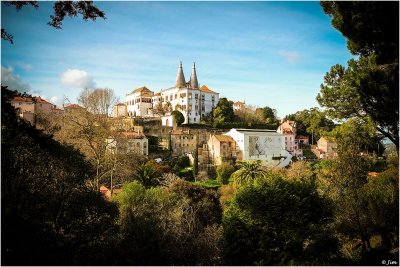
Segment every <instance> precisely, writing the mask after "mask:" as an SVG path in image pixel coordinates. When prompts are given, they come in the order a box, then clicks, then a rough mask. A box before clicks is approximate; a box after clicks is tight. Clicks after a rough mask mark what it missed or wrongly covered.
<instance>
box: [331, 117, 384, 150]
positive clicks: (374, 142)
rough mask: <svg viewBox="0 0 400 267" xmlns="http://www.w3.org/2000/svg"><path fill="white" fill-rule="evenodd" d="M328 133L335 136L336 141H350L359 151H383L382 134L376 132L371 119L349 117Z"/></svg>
mask: <svg viewBox="0 0 400 267" xmlns="http://www.w3.org/2000/svg"><path fill="white" fill-rule="evenodd" d="M329 135H330V136H333V137H335V139H336V140H337V142H342V143H343V142H344V143H349V142H350V141H351V142H352V143H354V144H355V147H357V151H360V152H361V151H363V152H373V151H375V152H379V153H382V152H383V148H384V146H383V144H382V143H381V139H382V135H380V134H377V133H376V129H375V125H374V123H373V122H372V121H371V120H368V121H367V122H366V121H365V120H363V119H360V118H352V119H349V120H348V121H347V122H345V123H343V124H341V125H339V126H337V127H335V129H334V130H332V132H331V133H329Z"/></svg>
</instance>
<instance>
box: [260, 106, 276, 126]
mask: <svg viewBox="0 0 400 267" xmlns="http://www.w3.org/2000/svg"><path fill="white" fill-rule="evenodd" d="M256 113H261V115H262V118H263V119H264V120H266V121H269V122H272V121H275V120H276V110H275V109H272V108H270V107H268V106H265V107H263V108H257V109H256Z"/></svg>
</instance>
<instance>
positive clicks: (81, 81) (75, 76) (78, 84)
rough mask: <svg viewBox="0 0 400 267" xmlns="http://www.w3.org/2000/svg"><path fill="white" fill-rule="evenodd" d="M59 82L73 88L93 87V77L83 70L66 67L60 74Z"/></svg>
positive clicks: (94, 84)
mask: <svg viewBox="0 0 400 267" xmlns="http://www.w3.org/2000/svg"><path fill="white" fill-rule="evenodd" d="M60 79H61V83H62V84H64V85H67V86H72V87H75V88H93V87H95V86H96V83H95V82H94V80H93V77H92V76H91V75H90V74H89V73H87V72H86V71H84V70H78V69H68V70H66V71H64V72H63V73H62V74H61V78H60Z"/></svg>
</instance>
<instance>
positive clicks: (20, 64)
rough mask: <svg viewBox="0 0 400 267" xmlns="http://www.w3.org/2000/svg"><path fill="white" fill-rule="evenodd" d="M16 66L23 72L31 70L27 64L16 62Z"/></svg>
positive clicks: (30, 66)
mask: <svg viewBox="0 0 400 267" xmlns="http://www.w3.org/2000/svg"><path fill="white" fill-rule="evenodd" d="M17 66H18V67H20V68H21V69H23V70H25V71H31V70H32V65H31V64H28V63H23V62H18V63H17Z"/></svg>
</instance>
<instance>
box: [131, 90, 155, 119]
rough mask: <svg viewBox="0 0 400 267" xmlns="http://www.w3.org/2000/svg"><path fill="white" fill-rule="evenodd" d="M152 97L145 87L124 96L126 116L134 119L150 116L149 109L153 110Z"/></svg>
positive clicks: (151, 93)
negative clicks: (126, 109)
mask: <svg viewBox="0 0 400 267" xmlns="http://www.w3.org/2000/svg"><path fill="white" fill-rule="evenodd" d="M153 95H154V93H153V92H152V91H151V90H150V89H149V88H147V87H146V86H142V87H140V88H137V89H135V90H133V91H132V92H131V93H130V94H128V95H127V96H126V106H127V108H128V115H129V116H134V117H136V116H139V117H149V116H151V115H152V112H151V109H152V108H153V105H152V103H151V99H152V96H153Z"/></svg>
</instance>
